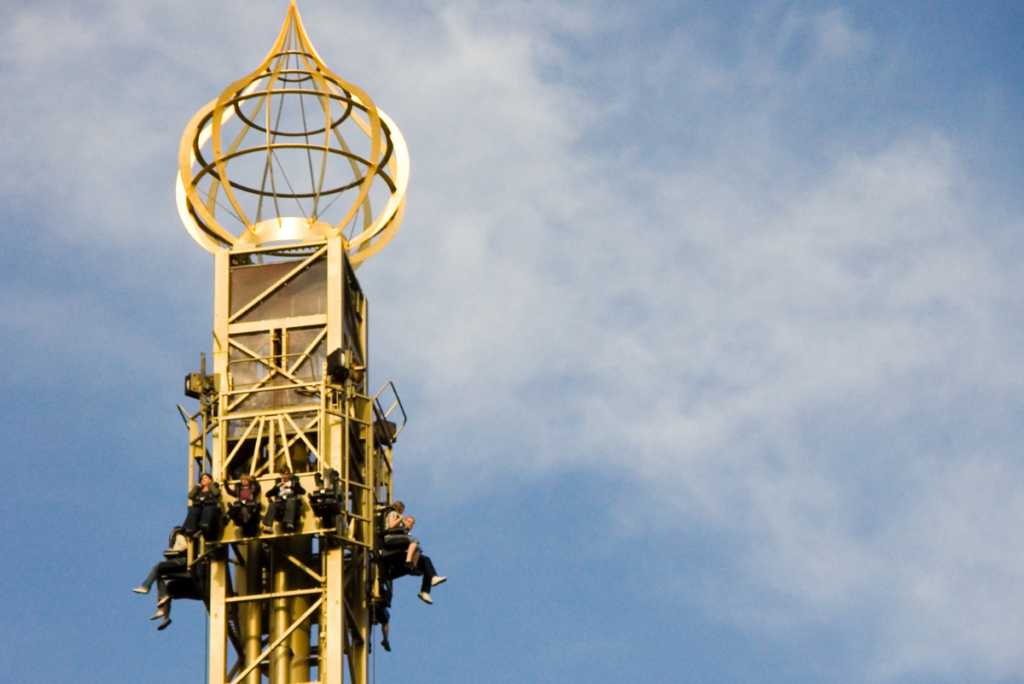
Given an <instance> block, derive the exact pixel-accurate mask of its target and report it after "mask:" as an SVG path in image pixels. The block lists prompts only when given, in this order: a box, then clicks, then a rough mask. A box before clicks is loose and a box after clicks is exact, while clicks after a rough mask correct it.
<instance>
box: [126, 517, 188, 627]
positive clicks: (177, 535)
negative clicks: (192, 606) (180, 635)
mask: <svg viewBox="0 0 1024 684" xmlns="http://www.w3.org/2000/svg"><path fill="white" fill-rule="evenodd" d="M167 547H168V548H167V550H166V551H164V558H165V559H166V560H162V561H160V562H159V563H157V564H156V565H154V566H153V569H152V570H150V571H149V575H148V576H147V577H146V579H145V580H143V582H142V584H141V585H139V586H138V587H136V588H135V589H132V591H134V592H135V593H137V594H148V593H149V589H150V587H152V586H153V582H156V613H154V614H153V616H152V617H150V618H149V619H150V620H156V619H157V618H161V617H162V618H163V621H162V622H161V623H160V624H159V625H158V626H157V631H160V630H164V629H167V626H168V625H170V624H171V596H170V593H169V592H168V591H167V583H168V581H171V580H176V579H179V578H181V577H183V576H185V575H188V558H187V551H188V541H187V540H186V539H185V534H184V532H183V531H182V528H180V527H175V528H174V529H173V530H171V536H170V539H168V541H167Z"/></svg>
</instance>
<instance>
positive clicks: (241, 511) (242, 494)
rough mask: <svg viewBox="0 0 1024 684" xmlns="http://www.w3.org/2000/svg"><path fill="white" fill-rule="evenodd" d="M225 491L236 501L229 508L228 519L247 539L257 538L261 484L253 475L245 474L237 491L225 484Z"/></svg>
mask: <svg viewBox="0 0 1024 684" xmlns="http://www.w3.org/2000/svg"><path fill="white" fill-rule="evenodd" d="M224 491H226V492H227V493H228V494H230V495H231V496H233V497H235V499H236V501H235V502H234V503H232V504H231V506H230V507H229V508H228V517H229V518H231V520H233V521H234V523H235V524H236V525H238V527H240V528H241V529H242V534H244V535H245V536H246V537H253V536H255V535H256V526H257V525H258V524H259V519H260V483H259V482H258V481H257V480H256V478H254V477H253V476H252V475H249V474H248V473H243V474H242V476H241V478H240V481H239V483H238V488H237V489H236V488H235V487H232V486H231V484H230V483H224Z"/></svg>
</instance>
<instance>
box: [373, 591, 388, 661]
mask: <svg viewBox="0 0 1024 684" xmlns="http://www.w3.org/2000/svg"><path fill="white" fill-rule="evenodd" d="M390 607H391V580H389V579H387V578H384V579H382V580H381V583H380V598H379V599H377V600H376V601H374V603H373V610H372V611H371V612H370V617H371V619H372V620H373V624H375V625H380V633H381V636H383V637H384V639H383V641H381V642H380V645H381V646H383V647H384V650H385V651H387V652H389V653H390V652H391V642H389V641H388V632H389V630H390V627H391V612H390V611H389V610H388V608H390Z"/></svg>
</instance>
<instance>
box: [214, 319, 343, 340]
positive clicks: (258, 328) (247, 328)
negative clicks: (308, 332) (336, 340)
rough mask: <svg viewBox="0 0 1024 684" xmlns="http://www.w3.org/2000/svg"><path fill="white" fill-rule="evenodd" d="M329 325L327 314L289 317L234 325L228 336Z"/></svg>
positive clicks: (229, 327) (230, 328)
mask: <svg viewBox="0 0 1024 684" xmlns="http://www.w3.org/2000/svg"><path fill="white" fill-rule="evenodd" d="M324 325H327V314H309V315H308V316H287V317H285V318H268V319H267V320H265V321H247V322H245V323H232V324H231V325H229V326H228V336H231V335H244V334H246V333H254V332H268V331H270V330H275V329H277V328H288V329H291V328H315V327H319V326H324Z"/></svg>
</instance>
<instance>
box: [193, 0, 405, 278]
mask: <svg viewBox="0 0 1024 684" xmlns="http://www.w3.org/2000/svg"><path fill="white" fill-rule="evenodd" d="M408 181H409V152H408V149H407V148H406V145H405V139H404V138H403V137H402V134H401V132H400V131H399V130H398V128H397V126H395V124H394V122H393V121H392V120H391V119H390V118H389V117H388V116H387V115H386V114H385V113H384V112H382V111H381V110H380V109H378V108H377V107H376V105H374V104H373V101H372V100H371V99H370V97H369V95H367V94H366V93H365V92H363V91H362V90H361V89H359V88H358V87H356V86H355V85H353V84H351V83H349V82H347V81H345V80H343V79H341V78H340V77H338V76H337V75H335V74H334V73H333V72H332V71H331V70H330V69H328V68H327V66H326V65H325V64H324V63H323V60H321V59H320V56H319V55H318V54H317V52H316V50H315V49H314V48H313V45H312V43H310V41H309V37H308V36H307V35H306V31H305V29H304V28H303V25H302V19H301V18H300V17H299V12H298V8H297V7H296V6H295V2H294V0H292V3H291V4H290V6H289V8H288V15H287V17H286V18H285V22H284V26H283V27H282V28H281V34H280V35H279V36H278V38H277V42H276V43H275V44H274V47H273V48H271V50H270V53H269V54H268V55H267V57H266V59H264V60H263V62H262V63H261V64H260V65H259V67H257V68H256V70H255V71H253V72H252V73H251V74H249V75H248V76H246V77H245V78H242V79H240V80H238V81H236V82H235V83H232V84H231V85H229V86H228V87H227V88H226V89H225V90H224V92H222V93H221V94H220V97H218V98H217V99H215V100H213V101H211V102H209V103H208V104H206V105H205V106H204V107H203V108H202V109H200V110H199V111H198V112H197V113H196V115H195V116H194V117H192V120H191V121H190V122H189V124H188V126H187V127H186V129H185V133H184V135H183V136H182V139H181V146H180V149H179V154H178V181H177V203H178V213H179V215H180V216H181V220H182V222H183V223H184V224H185V228H186V229H187V230H188V231H189V233H190V234H191V235H192V237H193V238H194V239H195V240H196V242H198V243H199V244H200V245H202V246H203V247H205V248H206V249H207V250H209V251H211V252H216V251H217V250H219V249H224V248H228V249H234V250H241V249H245V248H247V247H256V246H261V245H268V244H280V245H282V247H285V246H292V245H301V244H303V243H309V242H315V241H320V240H324V239H326V238H329V237H336V236H339V235H340V236H341V237H342V238H343V239H344V240H345V243H346V245H347V246H348V250H349V257H350V260H351V261H352V263H353V265H358V264H359V263H360V262H362V261H363V260H365V259H366V258H368V257H370V256H372V255H373V254H375V253H376V252H378V251H380V249H382V248H383V247H384V245H385V244H387V242H388V241H389V240H390V239H391V237H392V236H393V235H394V234H395V232H396V231H397V230H398V227H399V224H400V223H401V221H402V214H403V212H404V210H405V190H406V186H407V185H408Z"/></svg>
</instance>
